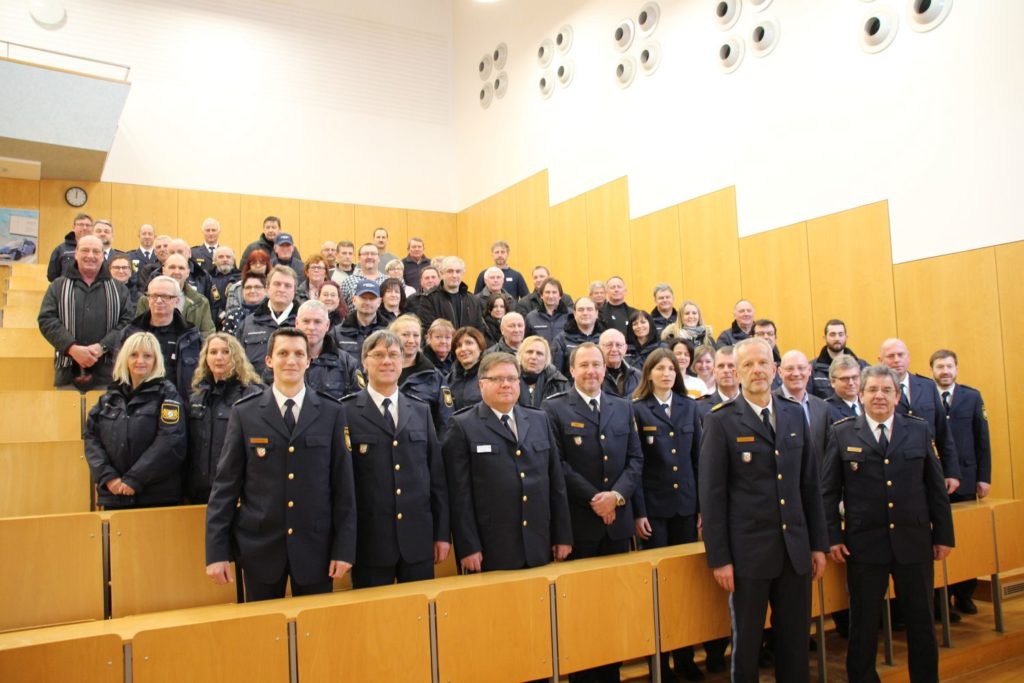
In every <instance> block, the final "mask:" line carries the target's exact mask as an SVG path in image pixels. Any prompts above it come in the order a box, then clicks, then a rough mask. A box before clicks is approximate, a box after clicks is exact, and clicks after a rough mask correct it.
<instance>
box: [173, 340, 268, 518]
mask: <svg viewBox="0 0 1024 683" xmlns="http://www.w3.org/2000/svg"><path fill="white" fill-rule="evenodd" d="M262 391H263V385H262V383H261V381H260V377H259V375H258V374H256V371H255V370H253V367H252V365H250V363H249V359H248V358H246V357H245V351H243V350H242V345H241V344H240V343H238V340H237V339H235V338H234V337H233V336H232V335H230V334H226V333H224V332H217V333H214V334H211V335H210V336H209V337H207V339H206V341H205V342H203V348H202V349H200V351H199V367H198V369H197V370H196V374H195V375H194V376H193V377H192V396H191V398H190V399H189V404H188V459H187V463H188V465H187V467H186V468H185V475H186V485H185V495H186V497H187V498H188V500H189V502H191V503H193V504H195V505H205V504H206V502H207V501H208V500H209V498H210V489H211V488H212V486H213V477H214V475H215V474H216V473H217V462H218V459H219V458H220V452H221V448H222V447H223V446H224V435H225V434H226V433H227V428H228V416H229V415H230V414H231V406H233V405H234V404H235V401H237V400H239V399H241V398H245V397H246V396H250V395H252V394H258V393H260V392H262Z"/></svg>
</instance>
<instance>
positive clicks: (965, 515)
mask: <svg viewBox="0 0 1024 683" xmlns="http://www.w3.org/2000/svg"><path fill="white" fill-rule="evenodd" d="M952 507H953V530H954V533H955V538H956V547H955V548H953V552H951V553H950V554H949V557H947V558H946V582H947V583H949V584H953V583H958V582H960V581H966V580H967V579H974V578H977V577H979V576H991V575H992V574H995V573H996V571H997V570H996V549H995V529H994V522H993V515H992V508H990V507H988V506H985V505H978V504H977V503H974V502H970V501H968V502H963V503H956V504H954V505H953V506H952ZM1017 534H1018V535H1019V534H1020V529H1019V527H1018V531H1017Z"/></svg>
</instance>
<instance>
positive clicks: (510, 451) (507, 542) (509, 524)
mask: <svg viewBox="0 0 1024 683" xmlns="http://www.w3.org/2000/svg"><path fill="white" fill-rule="evenodd" d="M479 377H480V394H481V397H482V400H481V402H480V403H478V404H476V405H474V406H470V407H468V408H465V409H463V410H461V411H459V412H458V413H456V415H455V416H454V417H453V418H452V420H451V422H450V423H449V426H448V430H447V431H446V432H445V435H444V443H443V452H444V459H445V464H446V466H447V471H448V491H449V495H450V498H451V524H452V533H453V535H454V538H455V553H456V556H457V557H458V558H459V563H460V565H461V567H462V569H463V570H464V571H468V572H477V571H492V570H496V569H522V568H525V567H537V566H540V565H543V564H547V563H548V562H551V560H552V558H554V559H556V560H564V559H565V558H566V557H568V556H569V553H571V552H572V525H571V522H570V520H569V502H568V498H567V497H566V492H565V479H564V478H563V476H562V467H561V464H560V462H559V459H558V450H557V448H556V444H555V435H554V433H553V431H552V429H551V425H550V423H549V421H548V418H547V415H546V414H545V413H544V412H543V411H540V410H534V409H532V408H524V407H523V406H519V405H516V401H517V400H518V399H519V368H518V366H517V365H516V361H515V357H513V356H510V355H508V354H506V353H492V354H489V355H487V356H484V357H483V359H482V360H481V361H480V370H479Z"/></svg>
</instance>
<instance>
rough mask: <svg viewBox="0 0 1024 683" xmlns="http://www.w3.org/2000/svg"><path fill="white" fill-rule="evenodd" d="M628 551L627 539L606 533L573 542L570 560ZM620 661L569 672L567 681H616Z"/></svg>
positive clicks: (610, 682)
mask: <svg viewBox="0 0 1024 683" xmlns="http://www.w3.org/2000/svg"><path fill="white" fill-rule="evenodd" d="M626 552H629V539H628V538H627V539H625V540H622V541H614V540H612V539H610V538H608V534H605V535H603V536H601V538H599V539H597V540H594V541H583V542H579V541H577V542H576V543H574V544H573V546H572V554H571V555H569V559H570V560H582V559H584V558H587V557H603V556H605V555H618V554H619V553H626ZM621 666H622V663H621V662H615V663H614V664H605V665H604V666H597V667H594V668H593V669H584V670H583V671H577V672H576V673H571V674H569V683H618V682H619V667H621Z"/></svg>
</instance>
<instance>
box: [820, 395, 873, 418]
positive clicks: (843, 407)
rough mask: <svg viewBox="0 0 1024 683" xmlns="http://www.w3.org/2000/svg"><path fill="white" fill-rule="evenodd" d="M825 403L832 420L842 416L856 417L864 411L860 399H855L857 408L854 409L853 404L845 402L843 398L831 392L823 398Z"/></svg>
mask: <svg viewBox="0 0 1024 683" xmlns="http://www.w3.org/2000/svg"><path fill="white" fill-rule="evenodd" d="M825 403H827V404H828V409H829V411H830V413H831V418H832V422H838V421H839V420H842V419H843V418H844V417H857V416H858V415H860V414H861V413H863V412H864V408H863V407H862V406H861V405H860V401H855V403H856V404H857V409H856V410H854V409H853V406H851V405H850V404H849V403H847V402H846V401H845V400H844V399H841V398H839V397H838V396H837V395H835V394H832V395H831V396H829V397H828V398H826V399H825Z"/></svg>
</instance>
